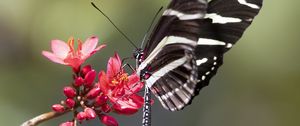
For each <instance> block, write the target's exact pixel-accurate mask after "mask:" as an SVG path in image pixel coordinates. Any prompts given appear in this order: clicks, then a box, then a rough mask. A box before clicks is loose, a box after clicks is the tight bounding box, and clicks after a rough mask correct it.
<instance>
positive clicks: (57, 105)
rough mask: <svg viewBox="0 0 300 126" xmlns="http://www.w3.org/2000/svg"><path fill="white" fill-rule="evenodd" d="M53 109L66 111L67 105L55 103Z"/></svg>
mask: <svg viewBox="0 0 300 126" xmlns="http://www.w3.org/2000/svg"><path fill="white" fill-rule="evenodd" d="M52 110H53V111H55V112H60V113H61V112H64V111H65V107H64V106H62V105H61V104H54V105H52Z"/></svg>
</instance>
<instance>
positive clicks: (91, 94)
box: [86, 87, 101, 99]
mask: <svg viewBox="0 0 300 126" xmlns="http://www.w3.org/2000/svg"><path fill="white" fill-rule="evenodd" d="M100 92H101V90H100V87H94V88H93V89H92V90H90V91H89V92H88V93H87V95H86V97H87V98H88V99H94V98H96V97H97V96H98V95H99V93H100Z"/></svg>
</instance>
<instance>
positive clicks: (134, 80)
mask: <svg viewBox="0 0 300 126" xmlns="http://www.w3.org/2000/svg"><path fill="white" fill-rule="evenodd" d="M127 86H128V87H129V92H128V93H129V94H130V93H137V92H139V91H140V90H141V89H142V88H143V87H144V83H143V82H140V78H139V76H138V75H137V74H135V73H134V74H132V75H130V76H129V77H128V82H127ZM126 94H127V92H126Z"/></svg>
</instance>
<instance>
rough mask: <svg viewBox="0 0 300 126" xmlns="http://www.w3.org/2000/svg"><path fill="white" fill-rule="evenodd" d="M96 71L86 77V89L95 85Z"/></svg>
mask: <svg viewBox="0 0 300 126" xmlns="http://www.w3.org/2000/svg"><path fill="white" fill-rule="evenodd" d="M96 74H97V73H96V71H95V70H91V71H90V72H88V73H87V74H86V75H85V76H84V80H85V83H84V86H85V87H91V86H92V85H93V82H94V80H95V78H96Z"/></svg>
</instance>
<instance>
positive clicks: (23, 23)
mask: <svg viewBox="0 0 300 126" xmlns="http://www.w3.org/2000/svg"><path fill="white" fill-rule="evenodd" d="M168 2H169V1H168V0H99V1H96V2H95V3H96V4H97V5H98V6H99V7H100V8H102V10H103V11H105V12H106V14H107V15H109V17H110V18H111V19H112V20H113V21H114V22H115V23H116V24H117V25H118V26H119V27H120V29H122V30H123V32H125V33H126V34H127V35H128V36H129V37H130V38H131V39H132V40H133V41H134V42H136V44H137V45H139V44H140V41H141V40H142V37H143V35H144V34H145V30H146V29H147V27H148V25H149V23H150V20H151V19H152V17H153V15H154V13H155V12H156V11H157V9H159V7H160V6H162V5H164V6H165V5H167V3H168ZM299 5H300V1H297V0H293V1H291V0H286V1H280V0H265V2H264V7H263V9H262V10H261V12H260V14H259V15H258V16H257V17H256V19H255V21H254V22H253V24H252V25H251V27H250V28H249V29H248V30H247V31H246V32H245V34H244V36H243V38H242V39H241V40H240V41H239V42H238V44H237V45H236V46H235V47H234V48H233V49H232V50H231V51H229V52H228V53H227V54H226V55H225V59H224V60H225V61H224V65H223V66H222V67H221V68H220V70H219V72H218V74H217V75H216V76H215V77H214V78H213V80H212V82H211V84H210V86H208V87H206V88H204V89H203V90H202V91H201V93H200V95H199V96H198V97H196V98H195V100H194V101H193V104H192V105H191V106H189V107H187V108H186V109H185V110H184V111H180V112H173V113H172V112H168V111H166V110H164V109H163V108H162V107H161V106H160V104H159V103H158V102H156V103H155V105H154V108H153V117H152V118H153V120H152V121H153V122H152V123H153V125H154V126H170V125H173V126H185V125H188V126H299V125H300V121H299V118H300V115H299V113H300V92H299V89H300V85H299V82H300V63H299V61H300V59H299V53H300V50H299V48H300V42H299V41H300V35H299V33H300V32H299V29H300V23H299V19H300V13H299V12H300V8H299ZM91 35H97V36H99V38H100V41H101V42H105V43H106V44H107V45H108V46H107V48H105V49H104V50H101V51H100V53H98V54H96V55H95V56H93V57H92V58H91V59H89V60H88V63H91V64H93V65H94V67H95V69H97V70H100V69H106V67H105V65H106V61H107V60H108V57H109V56H112V55H113V53H114V51H118V52H119V53H120V55H121V56H122V57H128V56H131V53H132V50H134V48H133V47H132V46H130V44H129V43H128V42H127V41H126V40H125V39H124V37H122V36H121V35H120V33H118V32H117V31H116V30H115V29H114V28H113V26H112V25H111V24H110V23H109V22H108V21H107V20H106V19H105V18H104V17H103V16H102V15H101V14H100V13H99V12H97V11H96V10H95V9H94V8H93V7H92V6H91V5H90V1H89V0H1V1H0V86H1V87H0V113H1V114H0V125H1V126H17V125H20V124H21V123H22V122H23V121H25V120H27V119H29V118H32V117H34V116H36V115H38V114H40V113H43V112H47V111H50V106H51V105H52V104H54V103H58V102H59V101H60V100H61V99H64V97H63V95H62V91H61V90H62V87H63V86H65V85H67V84H68V83H69V82H70V81H71V75H70V74H71V70H70V69H69V68H68V67H65V66H62V65H58V64H54V63H52V62H49V61H48V60H47V59H45V58H44V57H43V56H42V55H41V51H42V50H50V40H52V39H61V40H65V41H66V40H67V39H68V38H69V37H70V36H74V37H75V38H81V39H82V40H85V39H86V38H87V37H89V36H91ZM68 117H70V116H69V115H66V116H63V117H62V118H57V119H54V120H51V121H48V122H47V123H43V124H41V126H55V125H56V126H57V125H58V124H60V123H61V122H62V121H64V120H67V119H70V118H68ZM117 117H118V121H119V123H120V125H121V126H129V125H130V126H139V125H141V113H138V114H136V115H134V116H129V117H127V116H117ZM98 121H99V120H95V121H91V122H88V123H84V125H88V126H96V125H100V124H99V122H98Z"/></svg>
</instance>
